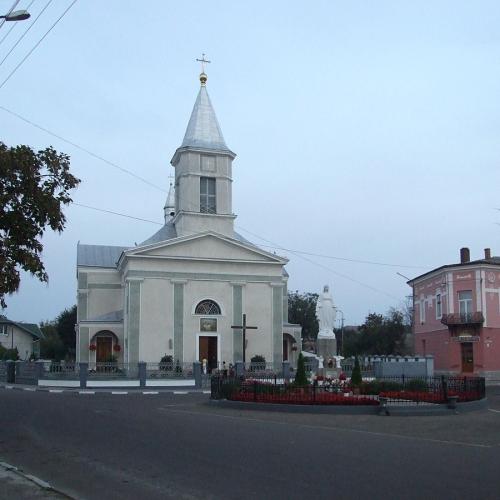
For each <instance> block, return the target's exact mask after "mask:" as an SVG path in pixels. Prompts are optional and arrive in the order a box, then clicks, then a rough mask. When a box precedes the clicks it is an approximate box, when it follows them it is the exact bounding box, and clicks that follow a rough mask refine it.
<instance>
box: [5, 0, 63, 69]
mask: <svg viewBox="0 0 500 500" xmlns="http://www.w3.org/2000/svg"><path fill="white" fill-rule="evenodd" d="M34 1H35V0H33V2H34ZM33 2H31V3H30V5H28V8H29V7H30V6H31V4H32V3H33ZM52 2H53V0H49V1H48V2H47V3H46V4H45V7H44V8H43V9H42V10H41V11H40V13H39V14H38V16H36V17H35V19H34V20H33V22H32V23H31V24H30V25H29V26H28V27H27V28H26V29H25V30H24V33H23V34H22V35H21V36H20V37H19V38H18V39H17V41H16V43H15V44H14V45H13V46H12V47H11V48H10V50H9V52H7V54H6V55H5V57H4V58H3V59H2V60H1V61H0V66H1V65H2V64H3V63H4V62H5V60H6V59H7V58H8V57H9V56H10V55H11V54H12V52H13V50H14V49H15V48H16V47H17V46H18V45H19V43H20V42H21V40H22V39H23V38H24V37H25V36H26V35H27V34H28V32H29V30H30V29H31V28H33V26H34V25H35V23H36V22H37V21H38V19H40V16H41V15H42V14H43V13H44V12H45V10H46V9H47V7H48V6H49V5H50V4H51V3H52ZM16 24H17V23H16ZM12 28H14V26H12ZM11 31H12V30H11ZM9 33H10V31H9ZM7 35H8V33H7ZM7 35H5V36H7ZM4 38H5V37H4ZM2 40H3V39H2ZM0 43H1V42H0Z"/></svg>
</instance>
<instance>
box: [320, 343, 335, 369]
mask: <svg viewBox="0 0 500 500" xmlns="http://www.w3.org/2000/svg"><path fill="white" fill-rule="evenodd" d="M316 354H317V355H318V356H323V360H324V364H325V366H326V365H327V363H328V360H329V359H330V358H333V356H336V355H337V339H335V338H329V339H328V338H326V339H325V338H323V339H322V338H320V337H318V339H317V340H316Z"/></svg>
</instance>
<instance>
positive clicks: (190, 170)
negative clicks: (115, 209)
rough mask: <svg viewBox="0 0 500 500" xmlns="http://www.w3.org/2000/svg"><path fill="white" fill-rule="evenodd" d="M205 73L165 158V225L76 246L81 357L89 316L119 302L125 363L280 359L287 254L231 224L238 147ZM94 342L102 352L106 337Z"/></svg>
mask: <svg viewBox="0 0 500 500" xmlns="http://www.w3.org/2000/svg"><path fill="white" fill-rule="evenodd" d="M206 80H207V79H206V75H204V74H202V75H200V82H201V88H200V90H199V93H198V97H197V99H196V102H195V105H194V107H193V111H192V113H191V117H190V120H189V123H188V127H187V129H186V133H185V136H184V139H183V141H182V143H181V146H180V147H179V148H178V149H177V151H176V152H175V154H174V155H173V158H172V160H171V164H172V166H173V167H174V169H175V182H174V183H171V184H170V190H169V193H168V197H167V200H166V202H165V205H164V207H163V215H164V220H165V223H164V225H163V227H162V228H161V229H160V230H158V231H156V232H155V233H154V234H153V235H152V236H151V237H150V238H148V239H147V240H145V241H144V242H142V243H140V244H139V245H136V246H133V247H132V246H131V247H110V246H102V245H79V246H78V264H77V273H78V281H79V285H78V288H79V290H78V292H79V301H78V342H79V346H80V348H79V352H80V356H81V359H82V361H83V360H84V358H85V356H87V359H88V349H87V350H86V351H85V344H86V345H87V346H88V342H89V340H90V339H91V338H92V335H94V334H95V333H96V331H94V330H93V327H92V328H90V327H89V325H88V324H87V321H88V319H89V318H91V317H96V316H101V317H102V315H106V314H111V313H112V312H113V311H118V310H121V311H123V312H122V314H121V316H122V317H121V321H122V322H121V324H120V328H121V330H120V331H119V332H118V333H117V337H118V338H119V341H120V342H121V345H123V353H122V355H121V358H120V359H123V361H124V362H125V363H132V364H134V363H138V362H141V361H142V362H147V363H158V362H159V361H160V360H161V358H162V357H163V356H167V357H169V358H170V359H171V360H172V361H173V362H174V363H192V362H195V361H202V360H203V359H206V360H207V363H209V365H210V367H215V366H220V365H222V363H224V362H225V363H226V365H227V366H228V365H229V364H230V363H233V364H234V363H235V362H238V361H243V359H244V358H245V357H246V359H247V360H250V359H251V357H252V356H255V355H260V356H264V357H265V359H266V361H267V362H269V363H270V362H273V363H275V364H279V363H281V362H282V359H283V325H284V322H285V321H286V317H287V300H286V281H287V279H288V275H287V274H286V271H285V270H284V266H285V265H286V263H287V262H288V260H287V259H286V258H284V257H280V256H277V255H275V254H273V253H270V252H267V251H265V250H262V249H261V248H259V247H258V246H256V245H254V244H252V243H250V242H249V241H247V240H246V239H245V238H243V237H242V236H241V235H239V234H238V233H237V232H235V230H234V219H235V218H236V215H235V214H234V213H233V211H232V182H233V179H232V175H233V168H232V162H233V160H234V159H235V158H236V155H235V154H234V153H233V152H232V151H231V150H230V149H229V148H228V147H227V145H226V143H225V140H224V138H223V136H222V131H221V129H220V126H219V123H218V121H217V118H216V116H215V112H214V110H213V107H212V104H211V102H210V99H209V97H208V93H207V91H206V87H205V84H206ZM244 318H248V321H249V323H248V325H250V324H251V325H252V327H253V328H254V330H252V333H251V334H249V335H244V333H243V331H241V330H238V328H234V327H237V326H238V325H240V326H243V323H244V321H243V319H244ZM248 328H250V327H248ZM244 336H245V337H246V341H245V346H244V345H243V338H244ZM85 339H86V340H85ZM299 339H300V336H299ZM100 342H101V344H102V346H101V347H100V352H101V351H102V353H107V352H108V351H109V348H110V347H109V340H105V337H104V336H103V340H101V341H100ZM111 348H113V347H112V346H111ZM102 356H104V355H102ZM102 356H100V357H102Z"/></svg>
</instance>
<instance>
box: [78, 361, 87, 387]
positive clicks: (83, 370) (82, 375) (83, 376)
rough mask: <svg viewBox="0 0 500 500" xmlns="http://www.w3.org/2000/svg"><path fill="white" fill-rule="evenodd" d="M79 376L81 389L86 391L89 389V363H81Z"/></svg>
mask: <svg viewBox="0 0 500 500" xmlns="http://www.w3.org/2000/svg"><path fill="white" fill-rule="evenodd" d="M79 365H80V366H79V371H78V373H79V375H80V387H81V388H82V389H85V388H86V387H87V377H88V374H89V373H88V372H89V364H88V363H79Z"/></svg>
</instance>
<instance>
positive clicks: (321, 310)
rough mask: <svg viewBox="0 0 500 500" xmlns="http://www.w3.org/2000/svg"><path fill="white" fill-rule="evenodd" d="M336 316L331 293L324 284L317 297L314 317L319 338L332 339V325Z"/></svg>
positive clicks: (333, 335)
mask: <svg viewBox="0 0 500 500" xmlns="http://www.w3.org/2000/svg"><path fill="white" fill-rule="evenodd" d="M336 317H337V309H336V308H335V306H334V305H333V299H332V295H331V293H330V288H329V287H328V285H325V286H324V288H323V293H322V294H321V295H320V296H319V297H318V302H317V303H316V318H318V323H319V332H318V338H319V339H334V338H335V334H334V333H333V327H334V325H335V318H336Z"/></svg>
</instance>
